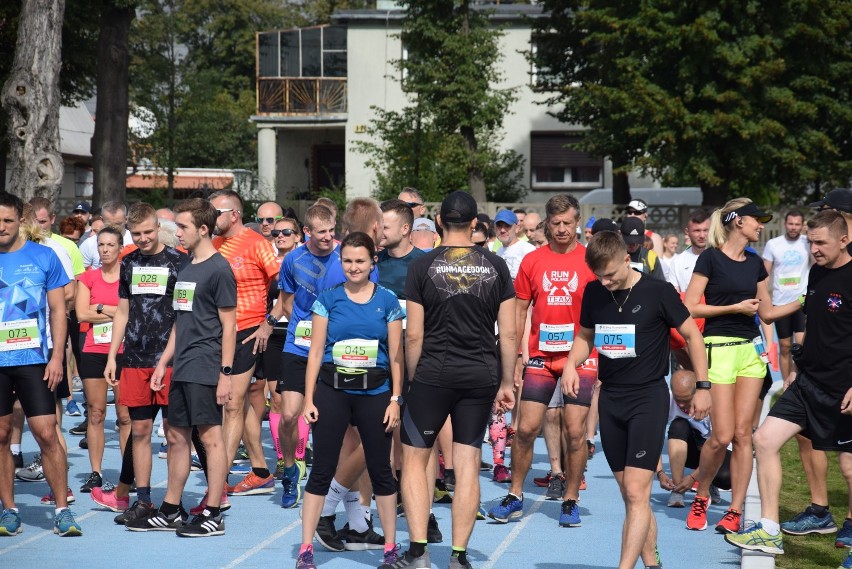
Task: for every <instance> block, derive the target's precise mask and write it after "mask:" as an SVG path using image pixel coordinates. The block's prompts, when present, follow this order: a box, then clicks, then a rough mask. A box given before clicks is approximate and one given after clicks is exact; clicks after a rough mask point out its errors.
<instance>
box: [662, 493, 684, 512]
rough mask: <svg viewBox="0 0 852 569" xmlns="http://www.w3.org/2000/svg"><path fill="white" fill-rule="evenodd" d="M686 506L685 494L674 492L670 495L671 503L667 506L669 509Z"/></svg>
mask: <svg viewBox="0 0 852 569" xmlns="http://www.w3.org/2000/svg"><path fill="white" fill-rule="evenodd" d="M684 505H685V504H684V501H683V494H682V493H681V492H675V491H674V490H672V493H671V494H669V501H668V502H667V503H666V506H668V507H669V508H683V507H684Z"/></svg>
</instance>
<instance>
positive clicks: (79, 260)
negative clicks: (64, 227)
mask: <svg viewBox="0 0 852 569" xmlns="http://www.w3.org/2000/svg"><path fill="white" fill-rule="evenodd" d="M50 240H51V241H53V242H54V243H58V244H59V245H60V246H61V247H62V248H63V249H65V252H66V253H68V257H69V258H70V259H71V270H72V271H74V276H75V277H76V276H77V275H79V274H80V273H82V272H83V271H85V270H86V269H85V268H84V267H83V255H82V254H80V248H79V247H77V244H76V243H74V242H73V241H71V240H70V239H68V238H67V237H63V236H61V235H57V234H56V233H51V234H50Z"/></svg>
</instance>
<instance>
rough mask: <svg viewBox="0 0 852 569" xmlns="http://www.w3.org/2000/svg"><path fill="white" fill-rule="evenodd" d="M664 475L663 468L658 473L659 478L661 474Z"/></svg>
mask: <svg viewBox="0 0 852 569" xmlns="http://www.w3.org/2000/svg"><path fill="white" fill-rule="evenodd" d="M662 473H663V469H662V468H661V469H660V470H658V471H657V477H659V476H660V474H662Z"/></svg>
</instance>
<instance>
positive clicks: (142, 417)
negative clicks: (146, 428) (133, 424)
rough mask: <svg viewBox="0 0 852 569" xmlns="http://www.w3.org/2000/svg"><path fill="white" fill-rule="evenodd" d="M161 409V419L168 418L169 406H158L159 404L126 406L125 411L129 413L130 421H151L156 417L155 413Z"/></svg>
mask: <svg viewBox="0 0 852 569" xmlns="http://www.w3.org/2000/svg"><path fill="white" fill-rule="evenodd" d="M160 410H162V411H163V419H165V420H168V418H169V406H168V405H164V406H163V407H160V406H159V405H144V406H142V407H128V408H127V411H128V413H130V420H131V421H153V420H154V419H156V418H157V413H158V412H159V411H160Z"/></svg>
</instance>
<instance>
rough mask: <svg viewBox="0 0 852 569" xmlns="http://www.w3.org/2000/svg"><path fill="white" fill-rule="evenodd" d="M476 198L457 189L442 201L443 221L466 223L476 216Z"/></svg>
mask: <svg viewBox="0 0 852 569" xmlns="http://www.w3.org/2000/svg"><path fill="white" fill-rule="evenodd" d="M476 210H477V206H476V200H475V199H473V196H472V195H470V194H469V193H467V192H462V191H458V190H457V191H455V192H452V193H450V194H449V195H448V196H447V197H446V198H444V201H442V202H441V221H446V222H448V223H466V222H468V221H471V220H472V219H474V218H476Z"/></svg>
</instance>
